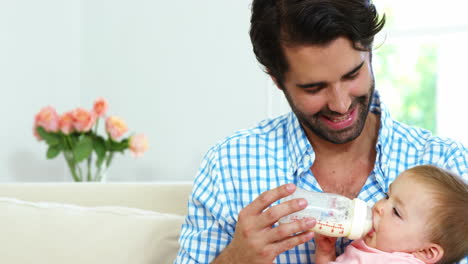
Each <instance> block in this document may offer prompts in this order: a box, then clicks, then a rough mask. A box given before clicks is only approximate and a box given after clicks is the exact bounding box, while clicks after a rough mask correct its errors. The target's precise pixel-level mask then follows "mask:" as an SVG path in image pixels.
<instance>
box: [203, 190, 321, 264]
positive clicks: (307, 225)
mask: <svg viewBox="0 0 468 264" xmlns="http://www.w3.org/2000/svg"><path fill="white" fill-rule="evenodd" d="M295 189H296V187H295V186H294V184H285V185H282V186H280V187H278V188H275V189H273V190H269V191H266V192H264V193H262V194H261V195H260V196H259V197H257V198H256V199H255V200H254V201H253V202H252V203H251V204H249V205H247V206H246V207H245V208H244V209H242V211H240V213H239V218H238V221H237V225H236V232H235V233H234V237H233V239H232V241H231V243H230V244H229V245H228V246H227V247H226V248H225V249H224V251H223V252H222V253H221V254H220V255H219V256H218V258H216V259H215V260H214V262H212V264H216V263H222V264H227V263H232V264H235V263H236V264H245V263H249V264H266V263H268V264H271V263H272V262H273V261H274V259H275V258H276V256H278V255H279V254H280V253H282V252H284V251H287V250H289V249H291V248H293V247H295V246H297V245H300V244H303V243H305V242H307V241H308V240H310V239H312V238H313V236H314V233H313V232H311V231H309V229H311V228H312V227H314V226H315V220H313V219H302V220H300V221H296V222H292V223H288V224H281V225H279V226H277V227H274V228H273V225H274V224H275V223H276V222H278V220H279V219H280V218H281V217H283V216H286V215H288V214H291V213H293V212H297V211H300V210H302V209H304V208H305V207H306V206H307V201H306V200H305V199H294V200H290V201H287V202H284V203H280V204H278V205H275V206H272V207H270V208H268V207H269V206H270V205H271V204H272V203H274V202H276V201H278V200H279V199H281V198H284V197H286V196H288V195H290V194H292V193H293V192H294V190H295ZM266 208H268V209H267V210H265V209H266ZM299 232H302V233H300V234H296V233H299ZM294 234H296V235H294Z"/></svg>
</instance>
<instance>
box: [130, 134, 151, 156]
mask: <svg viewBox="0 0 468 264" xmlns="http://www.w3.org/2000/svg"><path fill="white" fill-rule="evenodd" d="M129 148H130V151H131V153H132V155H133V156H135V157H139V156H141V155H143V153H144V152H145V151H146V150H148V139H147V138H146V136H145V135H143V134H137V135H134V136H132V137H130V141H129Z"/></svg>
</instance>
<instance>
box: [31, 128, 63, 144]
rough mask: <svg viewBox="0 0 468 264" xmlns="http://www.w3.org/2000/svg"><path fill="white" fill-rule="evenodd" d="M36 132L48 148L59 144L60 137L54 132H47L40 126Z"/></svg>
mask: <svg viewBox="0 0 468 264" xmlns="http://www.w3.org/2000/svg"><path fill="white" fill-rule="evenodd" d="M36 130H37V133H38V134H39V136H41V138H42V139H44V140H45V142H47V144H49V145H50V146H54V145H58V144H60V135H58V134H56V133H54V132H47V131H45V129H44V128H43V127H40V126H38V127H37V128H36Z"/></svg>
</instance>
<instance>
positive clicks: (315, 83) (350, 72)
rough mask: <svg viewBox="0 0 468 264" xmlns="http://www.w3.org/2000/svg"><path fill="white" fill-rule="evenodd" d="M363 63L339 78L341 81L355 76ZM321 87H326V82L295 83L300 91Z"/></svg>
mask: <svg viewBox="0 0 468 264" xmlns="http://www.w3.org/2000/svg"><path fill="white" fill-rule="evenodd" d="M364 62H365V61H362V62H361V63H359V65H358V66H356V67H354V68H353V69H352V70H351V71H349V72H347V73H346V74H344V75H343V76H342V77H341V79H345V78H349V77H350V76H351V75H353V74H355V73H356V72H357V71H359V70H360V69H361V68H362V66H363V65H364ZM323 85H326V82H314V83H304V84H301V83H297V84H296V86H297V87H299V88H302V89H306V88H314V87H317V86H323Z"/></svg>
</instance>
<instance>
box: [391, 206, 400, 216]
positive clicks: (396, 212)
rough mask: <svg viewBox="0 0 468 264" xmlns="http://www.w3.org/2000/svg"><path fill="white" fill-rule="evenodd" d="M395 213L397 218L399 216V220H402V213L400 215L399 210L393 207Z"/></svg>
mask: <svg viewBox="0 0 468 264" xmlns="http://www.w3.org/2000/svg"><path fill="white" fill-rule="evenodd" d="M393 213H394V214H395V215H396V216H398V217H399V218H401V215H400V213H398V210H397V209H396V208H395V207H393Z"/></svg>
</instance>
